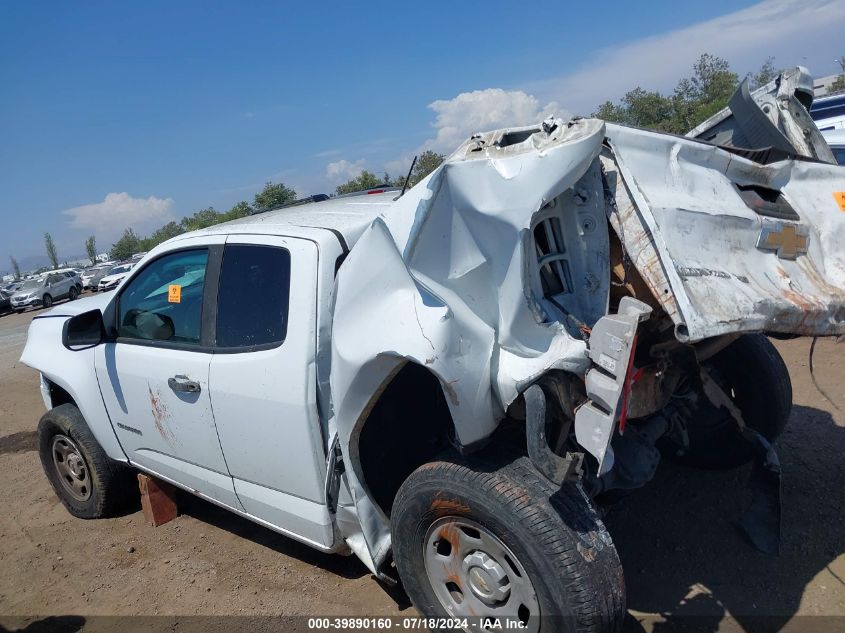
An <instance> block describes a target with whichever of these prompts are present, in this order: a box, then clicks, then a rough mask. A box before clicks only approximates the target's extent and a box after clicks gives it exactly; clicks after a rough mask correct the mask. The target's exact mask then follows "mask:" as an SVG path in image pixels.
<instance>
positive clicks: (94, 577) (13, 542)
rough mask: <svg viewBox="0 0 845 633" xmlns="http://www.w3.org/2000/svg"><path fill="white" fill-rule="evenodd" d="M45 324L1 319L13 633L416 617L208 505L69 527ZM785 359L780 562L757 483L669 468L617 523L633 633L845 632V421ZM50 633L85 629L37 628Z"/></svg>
mask: <svg viewBox="0 0 845 633" xmlns="http://www.w3.org/2000/svg"><path fill="white" fill-rule="evenodd" d="M34 314H35V313H34V312H28V313H25V314H22V315H16V314H13V315H7V316H3V317H0V482H2V484H0V508H2V510H1V511H0V632H2V631H5V630H24V629H25V630H27V631H29V632H33V631H40V630H44V631H46V630H58V629H61V630H73V631H76V630H80V629H83V630H89V627H88V626H87V625H86V624H85V622H86V618H88V620H89V622H96V621H97V618H93V619H91V616H107V615H144V616H152V615H168V616H180V617H183V616H218V615H249V616H263V615H279V614H285V615H292V614H293V615H297V614H298V615H306V616H307V615H319V616H326V615H342V616H352V615H360V616H377V615H412V614H414V610H413V608H412V607H410V605H409V603H408V600H407V598H406V597H405V596H404V594H403V593H402V591H401V589H392V590H388V589H386V588H385V587H383V586H382V585H380V584H379V583H377V582H376V581H375V580H374V579H373V578H372V577H371V576H370V574H369V573H368V571H367V570H366V568H365V567H364V566H363V565H362V564H361V563H359V562H358V561H357V559H355V558H354V557H340V556H328V555H324V554H321V553H318V552H316V551H314V550H311V549H309V548H308V547H306V546H304V545H300V544H298V543H296V542H294V541H292V540H289V539H287V538H285V537H283V536H280V535H277V534H275V533H273V532H271V531H269V530H267V529H264V528H262V527H259V526H257V525H254V524H252V523H251V522H249V521H246V520H243V519H241V518H239V517H236V516H234V515H232V514H230V513H227V512H225V511H223V510H220V509H218V508H217V507H215V506H213V505H211V504H208V503H205V502H203V501H200V500H198V499H194V498H185V499H184V500H183V502H182V504H181V506H180V509H181V511H182V515H181V516H179V517H178V519H176V520H175V521H173V522H171V523H169V524H166V525H164V526H162V527H159V528H152V527H150V526H149V525H147V524H146V523H145V522H144V520H143V517H142V515H141V513H140V511H137V512H134V513H131V514H128V515H126V516H122V517H119V518H115V519H109V520H101V521H83V520H80V519H75V518H73V517H71V516H70V515H69V514H68V513H67V512H66V511H65V509H64V508H63V507H62V505H61V504H60V503H59V501H58V500H57V499H56V497H55V495H54V494H53V492H52V490H51V489H50V487H49V485H48V483H47V480H46V478H45V477H44V475H43V474H42V471H41V465H40V462H39V460H38V454H37V452H36V438H35V427H36V424H37V422H38V418H39V417H40V416H41V414H42V413H43V404H42V402H41V398H40V394H39V390H38V376H37V374H36V372H34V371H32V370H31V369H29V368H27V367H25V366H23V365H21V364H20V362H19V360H18V359H19V357H20V353H21V350H22V348H23V344H24V341H25V337H26V330H27V327H28V325H29V322H30V320H31V318H32V316H33V315H34ZM776 345H777V347H778V348H779V350H780V351H781V353H782V355H783V357H784V358H785V359H786V362H787V365H788V366H789V370H790V374H791V376H792V381H793V385H794V391H795V397H794V400H795V405H794V409H793V413H792V419H791V421H790V426H789V427H788V429H787V431H786V432H785V434H784V436H783V437H782V438H781V440H780V442H779V454H780V457H781V461H782V465H783V471H784V478H783V535H784V538H783V544H782V553H781V555H780V556H779V557H772V556H767V555H764V554H761V553H758V552H757V551H755V550H753V549H752V548H751V547H750V546H749V545H748V544H747V543H746V541H745V540H744V538H743V536H742V535H741V533H740V532H739V531H738V529H737V528H736V520H737V518H738V517H739V516H740V513H741V510H742V508H743V503H744V501H745V498H744V496H743V493H742V491H743V488H744V483H745V480H746V479H747V477H748V471H747V469H740V470H737V471H731V472H702V471H696V470H688V469H682V468H679V467H677V466H673V465H661V468H660V471H659V473H658V476H657V477H656V479H655V481H654V482H652V484H651V485H650V486H649V487H648V488H646V489H643V490H641V491H638V492H637V493H635V494H633V495H632V496H630V497H628V498H626V499H625V500H624V501H622V502H620V503H618V504H617V505H615V506H613V507H612V508H611V509H610V510H609V511H608V514H607V517H606V521H607V524H608V527H609V528H610V531H611V533H612V535H613V538H614V540H615V542H616V546H617V548H618V549H619V553H620V556H621V558H622V561H623V564H624V568H625V575H626V580H627V587H628V609H629V613H630V617H629V618H628V621H627V622H626V627H625V628H626V630H629V631H641V630H647V631H657V632H661V631H666V630H677V627H676V626H674V625H675V624H677V623H679V622H683V623H685V624H689V623H690V622H694V623H695V625H696V627H695V630H707V631H711V630H712V631H716V630H743V629H744V630H749V631H757V630H771V631H776V630H779V629H781V627H783V626H786V627H787V628H788V629H789V630H796V631H804V630H825V631H827V630H845V531H844V530H843V523H842V522H843V516H845V514H844V513H843V509H845V506H844V505H843V504H845V486H843V482H845V415H843V413H842V412H840V411H838V410H837V409H836V408H835V407H833V406H832V405H831V404H830V403H829V402H827V401H826V400H825V399H824V398H822V396H821V395H820V394H819V392H818V391H817V390H816V388H815V387H814V386H813V384H812V382H811V380H810V375H809V371H808V367H807V358H808V350H809V346H810V340H808V339H797V340H792V341H785V342H781V341H778V342H776ZM843 351H845V344H836V343H835V342H834V341H833V340H823V341H819V343H818V345H817V349H816V357H815V366H816V373H817V377H818V379H819V382H820V384H822V386H823V387H824V389H825V390H826V391H827V392H828V394H830V396H831V397H832V398H833V400H834V402H835V404H836V405H837V406H838V407H840V408H841V409H842V410H843V411H845V386H843V385H845V355H843ZM12 616H27V618H26V619H19V618H17V617H12ZM45 616H83V617H81V618H70V619H67V618H65V619H64V620H46V621H42V622H41V623H40V624H39V622H38V620H39V619H40V618H44V617H45ZM689 616H696V617H689ZM728 616H730V617H728ZM761 616H768V619H761ZM803 616H839V617H838V618H830V617H828V618H824V617H816V618H807V617H803ZM57 622H64V623H65V625H67V623H68V622H70V623H71V624H70V625H67V626H64V628H62V626H59V625H58V624H56V623H57ZM122 622H123V621H122ZM168 622H169V624H168V627H167V630H184V627H183V628H181V629H180V628H179V626H178V619H175V620H174V619H171V620H169V621H168ZM120 626H121V628H123V630H124V631H126V630H130V629H131V628H132V627H131V626H129V628H127V625H126V624H125V623H122V624H121V625H120ZM6 627H8V628H6ZM94 628H96V627H92V628H91V630H93V629H94ZM236 628H240V627H236Z"/></svg>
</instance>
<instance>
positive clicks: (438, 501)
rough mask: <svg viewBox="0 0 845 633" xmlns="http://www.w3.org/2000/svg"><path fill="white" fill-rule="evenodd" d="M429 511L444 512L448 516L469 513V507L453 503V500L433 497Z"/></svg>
mask: <svg viewBox="0 0 845 633" xmlns="http://www.w3.org/2000/svg"><path fill="white" fill-rule="evenodd" d="M431 509H432V510H436V511H438V512H445V513H448V514H454V513H458V514H466V513H468V512H469V507H468V506H466V505H464V504H463V503H461V502H460V501H454V500H453V499H442V498H440V497H435V498H434V499H432V500H431ZM444 529H445V528H444ZM452 529H454V528H452ZM450 542H451V541H450Z"/></svg>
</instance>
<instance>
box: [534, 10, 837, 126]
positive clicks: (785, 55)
mask: <svg viewBox="0 0 845 633" xmlns="http://www.w3.org/2000/svg"><path fill="white" fill-rule="evenodd" d="M843 27H845V2H842V1H841V0H766V1H764V2H760V3H758V4H755V5H752V6H750V7H748V8H745V9H742V10H740V11H735V12H733V13H728V14H726V15H723V16H720V17H717V18H714V19H711V20H706V21H704V22H699V23H698V24H694V25H692V26H689V27H685V28H682V29H678V30H675V31H669V32H667V33H661V34H659V35H655V36H652V37H648V38H644V39H640V40H636V41H634V42H631V43H629V44H625V45H621V46H611V47H608V48H604V49H601V50H600V51H598V52H597V53H596V55H595V57H594V59H593V61H592V62H590V63H588V64H586V65H585V66H584V67H583V68H581V69H580V70H578V71H577V72H574V73H570V74H567V75H563V76H559V77H556V78H550V79H546V80H542V81H537V82H533V83H530V84H526V85H524V86H522V88H523V89H524V90H527V91H528V92H531V93H533V94H536V95H541V96H542V97H544V98H546V99H554V100H557V101H558V102H560V103H561V104H563V105H564V106H565V107H567V108H569V109H571V110H574V111H577V112H578V113H581V114H588V113H589V112H591V111H592V110H594V109H595V107H596V106H598V105H599V104H600V103H601V102H603V101H605V100H607V99H616V98H618V97H620V96H621V95H622V94H624V93H625V92H627V91H628V90H630V89H632V88H634V87H636V86H638V85H639V86H642V87H644V88H649V89H659V90H669V89H671V88H672V87H674V85H675V84H676V83H677V81H678V79H679V78H681V77H685V76H688V75H690V74H691V72H692V65H693V63H694V62H695V60H696V59H697V58H698V56H699V55H701V54H702V53H712V54H714V55H718V56H719V57H723V58H725V59H727V60H728V61H729V62H730V63H731V66H732V68H733V69H734V70H735V71H738V72H741V73H744V72H746V71H748V70H753V69H755V68H759V66H760V64H762V62H763V61H764V60H765V58H766V57H768V56H770V55H771V56H775V64H776V65H778V66H783V67H791V66H795V65H798V64H805V65H806V64H816V65H819V66H820V67H818V68H815V69H814V68H812V67H811V68H810V70H811V71H812V72H814V73H815V74H816V75H817V76H824V75H831V74H834V73H835V72H837V69H836V67H835V64H833V59H834V58H836V57H838V56H839V55H841V54H842V52H841V50H840V49H841V41H842V40H841V34H842V29H843ZM807 55H812V57H811V59H807V58H806V56H807ZM821 65H824V66H823V67H821Z"/></svg>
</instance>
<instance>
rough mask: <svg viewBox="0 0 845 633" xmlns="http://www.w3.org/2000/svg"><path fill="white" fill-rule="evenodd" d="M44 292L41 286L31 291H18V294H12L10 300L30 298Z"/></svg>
mask: <svg viewBox="0 0 845 633" xmlns="http://www.w3.org/2000/svg"><path fill="white" fill-rule="evenodd" d="M42 290H44V286H39V287H38V288H32V289H31V290H18V291H16V292H14V293H12V295H11V297H10V298H16V299H23V298H24V297H28V296H30V295H32V294H38V293H39V292H41V291H42Z"/></svg>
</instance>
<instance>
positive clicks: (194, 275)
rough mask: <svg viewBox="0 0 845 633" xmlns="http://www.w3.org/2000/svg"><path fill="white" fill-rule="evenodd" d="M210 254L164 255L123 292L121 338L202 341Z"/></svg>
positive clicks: (119, 310) (201, 251)
mask: <svg viewBox="0 0 845 633" xmlns="http://www.w3.org/2000/svg"><path fill="white" fill-rule="evenodd" d="M207 263H208V251H207V250H206V249H196V250H189V251H180V252H178V253H172V254H170V255H165V256H163V257H160V258H159V259H157V260H155V261H154V262H152V263H151V264H150V265H149V266H147V267H146V268H144V270H143V271H141V272H140V273H139V274H138V275H136V276H135V277H134V278H133V279H132V280H131V281H130V282H129V283H128V284H127V285H126V286H125V287H124V289H123V291H122V292H121V295H120V298H119V300H118V307H117V335H118V337H121V338H131V339H142V340H148V341H171V342H174V343H195V344H198V343H199V342H200V334H201V332H202V299H203V288H204V287H205V270H206V264H207Z"/></svg>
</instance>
